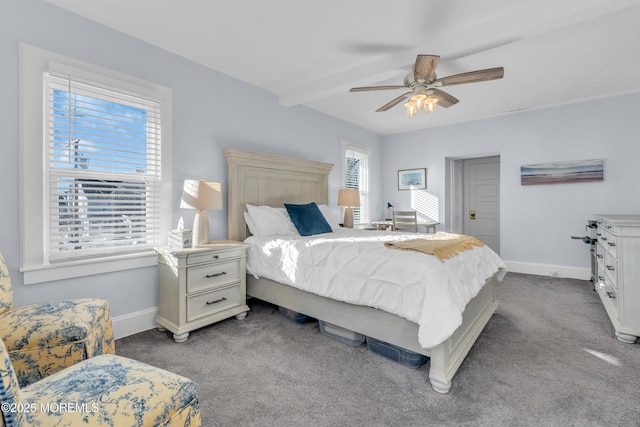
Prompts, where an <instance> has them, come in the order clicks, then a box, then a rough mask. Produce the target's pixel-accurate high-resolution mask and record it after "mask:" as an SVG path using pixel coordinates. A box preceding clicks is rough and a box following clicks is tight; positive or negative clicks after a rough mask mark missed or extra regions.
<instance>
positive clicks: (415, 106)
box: [404, 92, 438, 117]
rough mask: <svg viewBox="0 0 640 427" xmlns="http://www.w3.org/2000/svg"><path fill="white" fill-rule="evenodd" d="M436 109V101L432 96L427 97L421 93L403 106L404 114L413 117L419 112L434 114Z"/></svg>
mask: <svg viewBox="0 0 640 427" xmlns="http://www.w3.org/2000/svg"><path fill="white" fill-rule="evenodd" d="M437 109H438V99H437V98H434V97H433V96H427V95H426V94H425V93H423V92H419V93H417V94H415V95H413V96H412V97H411V98H410V99H409V101H407V102H406V103H405V104H404V112H405V114H406V115H407V116H409V117H412V116H415V115H416V113H417V112H418V111H419V110H422V111H424V112H426V113H435V112H436V110H437Z"/></svg>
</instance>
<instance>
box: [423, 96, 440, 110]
mask: <svg viewBox="0 0 640 427" xmlns="http://www.w3.org/2000/svg"><path fill="white" fill-rule="evenodd" d="M422 109H423V110H424V111H425V112H427V113H435V112H436V111H437V110H438V98H434V97H433V96H428V97H427V99H425V100H424V101H422Z"/></svg>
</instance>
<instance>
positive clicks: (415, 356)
mask: <svg viewBox="0 0 640 427" xmlns="http://www.w3.org/2000/svg"><path fill="white" fill-rule="evenodd" d="M367 348H368V349H369V350H370V351H372V352H373V353H375V354H378V355H380V356H382V357H386V358H387V359H391V360H393V361H394V362H397V363H399V364H401V365H403V366H406V367H408V368H419V367H420V366H422V365H424V364H425V362H426V361H427V360H428V359H429V358H428V357H427V356H424V355H422V354H420V353H414V352H413V351H409V350H407V349H404V348H402V347H398V346H395V345H393V344H389V343H388V342H384V341H380V340H377V339H375V338H371V337H367Z"/></svg>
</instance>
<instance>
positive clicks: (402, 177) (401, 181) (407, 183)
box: [398, 168, 427, 190]
mask: <svg viewBox="0 0 640 427" xmlns="http://www.w3.org/2000/svg"><path fill="white" fill-rule="evenodd" d="M425 188H427V169H426V168H421V169H404V170H399V171H398V190H424V189H425Z"/></svg>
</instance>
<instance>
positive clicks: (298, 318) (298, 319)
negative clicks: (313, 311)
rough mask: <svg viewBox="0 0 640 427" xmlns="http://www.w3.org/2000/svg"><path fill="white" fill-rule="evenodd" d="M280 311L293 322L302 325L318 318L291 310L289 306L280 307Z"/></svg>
mask: <svg viewBox="0 0 640 427" xmlns="http://www.w3.org/2000/svg"><path fill="white" fill-rule="evenodd" d="M278 311H279V312H280V314H282V315H283V316H285V317H288V318H289V320H291V321H292V322H294V323H298V324H300V325H302V324H305V323H307V322H312V321H314V320H316V319H314V318H313V317H310V316H307V315H306V314H302V313H298V312H297V311H293V310H289V309H288V308H284V307H279V309H278Z"/></svg>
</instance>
